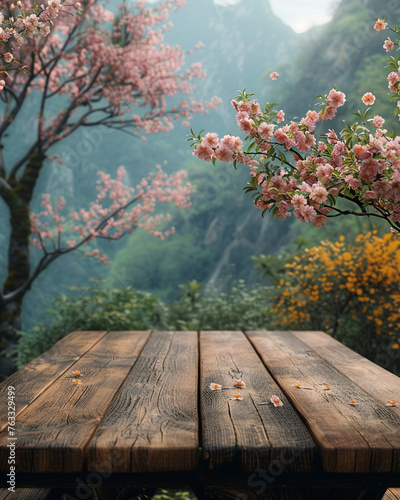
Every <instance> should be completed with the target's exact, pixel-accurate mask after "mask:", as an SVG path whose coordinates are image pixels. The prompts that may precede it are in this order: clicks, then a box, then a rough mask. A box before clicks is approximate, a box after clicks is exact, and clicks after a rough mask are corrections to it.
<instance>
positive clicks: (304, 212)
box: [300, 205, 317, 222]
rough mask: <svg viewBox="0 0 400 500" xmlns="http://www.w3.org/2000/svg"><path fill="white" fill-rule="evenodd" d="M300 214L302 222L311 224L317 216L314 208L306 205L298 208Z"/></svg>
mask: <svg viewBox="0 0 400 500" xmlns="http://www.w3.org/2000/svg"><path fill="white" fill-rule="evenodd" d="M300 213H301V216H302V218H303V220H304V222H312V221H313V220H314V219H315V217H316V216H317V212H316V211H315V208H314V207H311V206H310V205H306V206H304V207H302V208H300Z"/></svg>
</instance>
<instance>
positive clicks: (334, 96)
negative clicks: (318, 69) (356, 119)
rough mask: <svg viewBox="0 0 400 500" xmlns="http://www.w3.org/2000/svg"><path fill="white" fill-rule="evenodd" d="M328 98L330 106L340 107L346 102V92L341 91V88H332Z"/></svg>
mask: <svg viewBox="0 0 400 500" xmlns="http://www.w3.org/2000/svg"><path fill="white" fill-rule="evenodd" d="M327 100H328V102H329V106H332V107H333V108H339V107H340V106H343V105H344V103H345V102H346V94H344V93H343V92H340V91H339V90H335V89H332V90H331V91H330V92H329V94H328V96H327Z"/></svg>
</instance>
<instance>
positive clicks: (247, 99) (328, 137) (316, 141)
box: [188, 19, 400, 233]
mask: <svg viewBox="0 0 400 500" xmlns="http://www.w3.org/2000/svg"><path fill="white" fill-rule="evenodd" d="M374 28H375V30H376V31H382V30H384V29H386V28H388V26H387V24H386V22H385V20H384V19H378V20H376V22H375V25H374ZM389 29H391V28H389ZM392 31H393V32H394V33H395V34H396V35H399V34H400V32H399V30H398V28H397V27H395V28H394V29H392ZM395 45H400V42H399V40H395V41H392V40H391V38H390V37H387V38H386V40H385V42H384V44H383V48H384V49H385V50H386V52H391V51H392V50H393V48H394V46H395ZM399 67H400V56H399V55H397V56H392V57H391V58H390V61H389V64H388V68H389V69H390V72H389V74H388V78H387V79H388V87H389V91H390V92H391V98H390V99H391V101H394V102H396V104H397V105H396V107H395V115H397V114H398V113H399V107H400V70H399ZM270 77H271V79H272V80H277V79H278V77H279V75H278V73H277V72H273V73H271V75H270ZM318 97H319V101H318V102H317V105H316V107H315V109H309V110H308V111H306V112H305V113H304V116H303V117H302V118H301V119H300V120H298V121H295V120H292V121H290V123H285V113H284V111H283V110H282V109H280V110H279V111H277V110H276V109H274V107H275V106H276V105H275V104H269V103H267V104H266V106H265V107H264V108H262V107H261V106H260V105H259V103H258V102H256V101H255V100H254V99H253V94H249V93H247V92H245V91H243V92H240V93H239V95H238V96H237V97H236V98H235V99H234V100H233V101H232V102H231V104H232V106H233V108H234V109H235V111H236V120H237V124H238V127H239V129H240V130H241V131H242V132H244V134H246V137H245V138H244V140H242V139H241V138H240V137H234V136H231V135H225V136H224V137H222V138H220V137H218V135H217V134H216V133H212V132H208V133H206V134H205V135H204V136H202V135H201V134H198V135H196V134H194V133H193V131H192V134H191V135H190V136H189V139H188V140H191V141H192V146H194V148H195V149H194V151H193V154H194V155H196V156H197V157H198V158H200V159H203V160H205V161H208V162H213V163H214V164H215V162H216V161H217V160H218V161H222V162H233V165H234V167H235V168H236V167H237V165H238V164H241V165H245V166H247V167H248V168H249V174H250V181H249V183H248V186H247V187H246V188H245V191H246V192H248V193H250V194H252V195H254V204H255V206H256V207H257V208H259V209H260V210H261V211H262V212H263V213H264V212H266V211H270V212H272V214H273V215H274V216H275V217H276V218H278V219H279V218H282V219H286V218H287V217H288V216H290V215H291V214H293V215H294V216H295V217H297V218H298V219H299V220H300V221H302V222H309V223H312V224H313V225H314V226H316V227H322V226H324V225H325V224H327V222H328V220H329V218H331V217H338V216H342V215H354V216H358V217H359V216H362V217H372V218H379V219H384V220H385V221H386V222H387V223H388V224H389V225H390V226H391V229H392V231H393V232H396V233H398V232H400V136H398V135H396V134H395V133H393V134H390V133H388V131H387V130H386V129H385V128H384V124H385V119H384V118H383V117H381V116H379V115H374V113H373V104H374V102H375V96H374V95H373V94H372V93H371V92H366V93H365V94H364V95H363V96H360V106H361V107H362V110H361V111H358V112H357V113H354V114H355V115H356V116H357V119H356V120H357V121H354V122H353V123H346V125H345V127H344V129H343V130H341V131H335V130H333V129H329V131H328V133H326V134H322V135H321V136H319V137H318V136H317V134H316V130H317V124H318V123H319V122H327V121H329V120H331V119H332V118H333V117H334V116H335V115H336V113H337V110H338V108H339V107H341V106H343V105H344V104H345V102H346V96H345V94H344V93H343V92H341V91H340V90H338V89H337V88H332V89H331V90H330V91H329V92H328V93H327V94H326V95H320V96H318ZM339 198H341V199H344V200H347V202H350V206H352V208H345V209H344V208H343V207H341V206H340V205H338V204H337V201H338V199H339Z"/></svg>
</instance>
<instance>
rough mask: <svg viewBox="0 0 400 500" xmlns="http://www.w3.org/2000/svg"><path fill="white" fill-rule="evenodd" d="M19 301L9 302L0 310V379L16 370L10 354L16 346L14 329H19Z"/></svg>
mask: <svg viewBox="0 0 400 500" xmlns="http://www.w3.org/2000/svg"><path fill="white" fill-rule="evenodd" d="M21 302H22V300H21V301H14V302H9V303H8V304H7V305H6V306H4V307H3V308H2V309H1V310H0V339H1V341H0V351H2V354H1V357H0V380H3V379H4V378H5V377H8V376H9V375H11V374H12V373H14V372H15V370H16V365H15V360H14V358H12V357H10V356H11V355H12V354H13V353H14V351H15V349H16V347H17V335H16V330H21V305H22V304H21Z"/></svg>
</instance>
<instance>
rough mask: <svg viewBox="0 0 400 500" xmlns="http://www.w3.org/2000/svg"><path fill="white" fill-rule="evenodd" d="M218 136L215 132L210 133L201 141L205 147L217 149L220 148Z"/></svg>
mask: <svg viewBox="0 0 400 500" xmlns="http://www.w3.org/2000/svg"><path fill="white" fill-rule="evenodd" d="M218 142H219V139H218V134H216V133H215V132H208V133H207V134H206V135H205V136H204V137H203V138H202V140H201V143H202V144H203V146H206V147H208V148H216V147H217V146H218Z"/></svg>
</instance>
